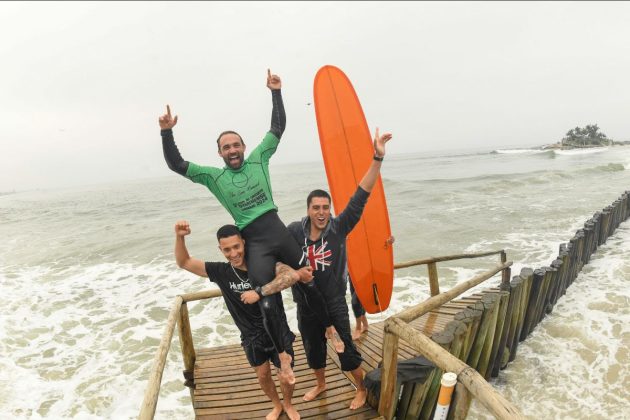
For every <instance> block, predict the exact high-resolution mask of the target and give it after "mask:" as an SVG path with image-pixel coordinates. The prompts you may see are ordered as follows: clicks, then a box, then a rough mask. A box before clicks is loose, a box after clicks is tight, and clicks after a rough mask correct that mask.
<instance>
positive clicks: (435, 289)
mask: <svg viewBox="0 0 630 420" xmlns="http://www.w3.org/2000/svg"><path fill="white" fill-rule="evenodd" d="M427 270H428V271H429V287H430V288H431V296H437V295H439V294H440V283H439V282H438V273H437V267H436V265H435V263H434V262H430V263H429V264H427Z"/></svg>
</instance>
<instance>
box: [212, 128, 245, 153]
mask: <svg viewBox="0 0 630 420" xmlns="http://www.w3.org/2000/svg"><path fill="white" fill-rule="evenodd" d="M226 134H236V135H237V136H238V138H239V139H241V143H242V144H243V145H244V144H245V142H244V141H243V137H241V135H240V134H238V133H237V132H236V131H232V130H227V131H224V132H223V133H221V134H219V137H217V149H219V152H220V151H221V146H220V145H219V141H220V140H221V137H223V136H224V135H226Z"/></svg>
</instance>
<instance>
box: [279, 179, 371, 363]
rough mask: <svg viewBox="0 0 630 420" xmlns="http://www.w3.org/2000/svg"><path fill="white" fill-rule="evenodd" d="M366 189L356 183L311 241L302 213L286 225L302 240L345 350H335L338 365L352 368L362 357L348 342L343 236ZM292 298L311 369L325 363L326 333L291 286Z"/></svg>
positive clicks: (353, 221) (358, 213) (359, 211)
mask: <svg viewBox="0 0 630 420" xmlns="http://www.w3.org/2000/svg"><path fill="white" fill-rule="evenodd" d="M368 197H369V193H368V192H366V191H365V190H363V189H362V188H361V187H358V188H357V190H356V192H355V193H354V195H353V196H352V197H351V198H350V201H349V202H348V205H347V206H346V208H345V209H344V211H342V212H341V214H339V216H338V217H331V218H330V221H329V222H328V224H327V225H326V228H325V229H324V231H323V232H322V234H321V236H320V237H319V238H318V239H317V240H315V241H312V240H310V238H309V234H310V229H311V222H310V219H309V218H308V217H304V218H303V219H302V221H301V222H294V223H291V224H290V225H289V231H290V232H291V234H292V235H293V237H294V238H295V239H296V240H297V241H298V242H299V243H300V244H302V254H303V259H304V260H305V261H306V262H307V263H308V264H310V266H311V267H312V268H313V275H314V277H315V281H314V282H315V285H316V286H317V288H318V289H319V291H320V292H321V293H322V294H323V295H324V299H325V301H326V304H327V309H328V314H329V316H330V319H331V321H332V323H333V325H334V326H335V329H336V330H337V332H338V333H339V336H340V337H341V339H342V340H343V342H344V345H345V351H344V352H343V353H339V361H340V363H341V369H342V370H344V371H352V370H354V369H356V368H358V367H359V366H360V365H361V362H362V361H363V359H362V358H361V354H360V353H359V351H358V350H357V348H356V346H355V345H354V343H353V342H352V335H351V331H350V319H349V317H348V304H347V303H346V290H347V289H346V278H347V267H346V237H347V236H348V234H349V233H350V232H351V231H352V229H353V228H354V226H355V225H356V224H357V222H358V221H359V219H360V218H361V214H363V209H364V208H365V203H366V202H367V199H368ZM292 292H293V300H295V302H296V303H297V314H298V328H299V329H300V333H302V342H303V343H304V349H305V352H306V359H307V361H308V364H309V366H310V367H311V368H312V369H320V368H323V367H325V366H326V337H325V333H324V326H323V325H322V324H321V323H320V322H319V319H318V317H317V315H316V314H314V313H313V312H312V311H311V310H310V309H309V308H308V307H307V306H306V305H305V304H304V303H305V301H304V295H303V294H302V292H301V290H299V289H297V288H295V287H293V288H292Z"/></svg>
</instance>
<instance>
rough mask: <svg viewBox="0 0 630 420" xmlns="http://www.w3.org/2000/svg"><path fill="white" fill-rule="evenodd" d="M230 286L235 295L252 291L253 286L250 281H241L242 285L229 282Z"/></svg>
mask: <svg viewBox="0 0 630 420" xmlns="http://www.w3.org/2000/svg"><path fill="white" fill-rule="evenodd" d="M229 284H230V289H231V290H232V291H233V292H235V293H243V292H246V291H248V290H252V285H251V283H250V282H249V281H248V280H247V281H243V280H241V282H240V283H236V282H234V281H231V282H229Z"/></svg>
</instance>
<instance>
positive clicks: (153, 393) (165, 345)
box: [138, 296, 182, 420]
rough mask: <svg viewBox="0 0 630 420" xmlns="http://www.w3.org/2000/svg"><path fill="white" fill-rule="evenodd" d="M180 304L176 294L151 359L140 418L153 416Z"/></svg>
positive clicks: (180, 298)
mask: <svg viewBox="0 0 630 420" xmlns="http://www.w3.org/2000/svg"><path fill="white" fill-rule="evenodd" d="M181 304H182V297H181V296H177V297H176V298H175V301H174V302H173V306H172V307H171V312H170V313H169V314H168V320H167V322H166V327H165V328H164V333H163V334H162V340H161V341H160V346H159V347H158V352H157V354H156V355H155V359H154V360H153V368H152V369H151V374H150V375H149V384H148V385H147V389H146V391H145V392H144V399H143V400H142V406H141V407H140V415H139V416H138V418H139V419H140V420H150V419H153V416H155V409H156V407H157V401H158V397H159V395H160V385H161V383H162V373H163V372H164V365H165V364H166V356H167V354H168V349H169V348H170V346H171V339H172V338H173V331H174V330H175V324H176V323H177V318H178V315H179V308H180V306H181Z"/></svg>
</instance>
